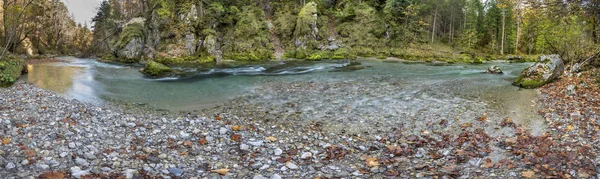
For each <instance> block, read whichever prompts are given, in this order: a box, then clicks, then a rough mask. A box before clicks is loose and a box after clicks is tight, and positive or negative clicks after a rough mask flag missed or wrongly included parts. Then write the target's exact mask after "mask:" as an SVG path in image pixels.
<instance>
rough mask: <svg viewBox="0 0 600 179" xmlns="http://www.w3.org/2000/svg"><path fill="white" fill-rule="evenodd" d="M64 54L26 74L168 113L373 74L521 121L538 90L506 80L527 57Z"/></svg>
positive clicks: (76, 94)
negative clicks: (168, 58) (161, 73)
mask: <svg viewBox="0 0 600 179" xmlns="http://www.w3.org/2000/svg"><path fill="white" fill-rule="evenodd" d="M62 59H63V60H66V61H67V63H49V64H35V65H29V66H28V70H29V74H28V75H27V76H26V77H25V78H26V79H27V80H28V81H30V82H33V83H35V84H37V85H38V86H40V87H42V88H46V89H49V90H52V91H55V92H57V93H60V94H63V95H65V96H66V97H70V98H75V99H79V100H82V101H86V102H91V103H95V104H99V105H101V104H102V103H103V101H105V100H110V99H117V100H121V101H126V102H131V103H142V104H147V105H150V106H152V107H155V108H160V109H166V110H172V111H186V110H197V109H203V108H209V107H212V106H215V105H218V104H221V103H223V102H225V101H228V100H230V99H232V98H234V97H236V96H240V95H243V94H247V93H252V92H254V90H255V89H256V88H257V87H259V86H260V85H263V84H269V83H273V82H275V83H278V82H282V83H287V82H351V83H362V82H365V81H368V82H369V84H370V85H377V80H381V81H382V82H387V81H390V80H393V81H394V83H399V84H400V86H401V87H398V88H397V89H390V90H398V91H397V93H398V94H402V93H411V92H417V91H419V92H425V93H423V94H424V95H431V96H433V98H435V96H436V95H445V96H448V95H450V96H454V97H453V98H457V99H458V98H460V99H469V100H475V101H479V102H484V103H485V105H486V106H488V107H489V108H494V109H498V111H500V112H502V113H503V114H505V115H507V116H512V117H513V118H516V119H519V118H521V119H523V120H525V119H527V120H526V121H525V123H527V121H529V120H528V119H531V118H535V117H534V115H535V110H533V108H531V109H532V110H528V111H523V109H525V108H526V107H530V106H531V105H533V102H532V101H533V100H535V96H536V93H537V92H536V91H535V90H522V89H519V88H516V87H514V86H511V85H510V83H511V80H513V79H514V78H515V77H516V76H517V74H518V73H519V72H520V71H521V70H522V69H524V68H525V67H526V66H527V65H529V64H525V63H522V64H509V63H492V64H485V65H467V64H453V65H433V64H405V63H390V62H383V61H362V64H363V65H365V66H367V68H365V69H364V70H359V71H353V72H331V71H332V70H334V69H336V68H339V67H342V66H345V65H347V64H348V63H347V62H345V61H329V62H327V61H325V62H271V63H263V64H229V65H224V66H221V67H206V68H193V69H192V68H186V69H178V70H181V71H184V72H185V73H183V75H181V76H174V77H167V78H161V79H150V78H146V77H144V76H143V75H142V74H141V73H140V72H139V68H140V67H135V66H127V65H115V64H107V63H101V62H97V61H94V60H90V59H79V58H72V57H64V58H62ZM490 65H497V66H500V67H501V68H502V69H503V70H504V72H505V74H504V75H490V74H483V73H482V72H485V70H486V69H487V67H488V66H490ZM415 84H423V85H415ZM365 93H369V92H368V91H365ZM366 96H368V95H366ZM445 98H447V97H445ZM447 99H450V98H447ZM314 100H319V99H318V98H316V99H314ZM390 100H393V99H386V98H381V99H375V100H371V101H375V102H377V101H382V102H381V103H382V104H380V105H386V103H385V102H386V101H390ZM440 100H444V99H440ZM340 102H343V101H340ZM417 102H418V101H415V103H417ZM444 102H449V101H440V103H441V104H443V103H444ZM276 103H279V101H274V104H276ZM403 103H409V104H403V105H402V106H405V107H407V108H410V106H411V105H410V103H411V101H410V100H408V102H403ZM390 104H394V103H390ZM369 105H377V104H369ZM388 107H389V106H388Z"/></svg>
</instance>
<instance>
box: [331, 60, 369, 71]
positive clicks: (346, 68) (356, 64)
mask: <svg viewBox="0 0 600 179" xmlns="http://www.w3.org/2000/svg"><path fill="white" fill-rule="evenodd" d="M365 68H366V67H365V66H364V65H362V64H361V63H360V62H350V64H348V65H346V66H343V67H340V68H337V69H334V70H331V72H351V71H356V70H362V69H365Z"/></svg>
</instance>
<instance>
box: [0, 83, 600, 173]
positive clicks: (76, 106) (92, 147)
mask: <svg viewBox="0 0 600 179" xmlns="http://www.w3.org/2000/svg"><path fill="white" fill-rule="evenodd" d="M288 85H292V86H294V85H295V86H297V87H298V90H300V91H306V90H317V89H319V88H324V87H325V85H327V84H310V85H312V86H311V88H307V87H306V86H305V85H309V84H288ZM342 85H343V84H342ZM313 87H314V88H313ZM345 87H347V86H345ZM275 91H276V90H275ZM300 94H304V92H301V93H300ZM248 99H251V98H243V97H242V98H239V100H240V101H244V100H248ZM235 103H236V101H235V100H234V101H232V102H231V103H228V104H229V105H227V104H226V105H224V106H222V107H218V108H214V109H211V110H204V111H202V112H198V113H188V114H186V113H168V112H161V111H148V112H146V111H144V110H123V109H119V108H110V107H109V108H101V107H96V106H93V105H90V104H85V103H81V102H78V101H76V100H71V99H65V98H63V97H61V96H59V95H56V94H54V93H52V92H49V91H47V90H44V89H40V88H38V87H36V86H34V85H32V84H29V83H26V82H23V81H19V82H17V83H16V84H15V85H13V86H12V87H10V88H6V89H0V123H2V125H0V131H1V132H0V139H1V140H2V143H0V176H2V177H4V178H26V177H38V176H41V177H44V176H49V175H50V174H56V175H58V176H61V175H62V176H64V177H65V178H81V177H85V176H91V177H104V178H116V177H118V176H124V177H126V178H139V177H141V178H151V176H152V177H158V178H257V179H259V178H273V179H276V178H317V177H319V178H433V177H439V178H458V177H460V178H487V177H493V178H523V177H534V178H537V177H540V176H546V175H538V174H539V173H540V172H539V169H538V168H537V166H536V165H534V164H536V163H539V161H536V160H533V161H529V160H528V158H529V155H530V154H531V155H533V154H534V153H535V152H539V151H536V150H535V149H536V148H535V146H536V145H542V144H543V143H544V140H543V139H544V137H543V136H542V137H539V136H532V135H530V134H529V133H528V132H527V131H525V130H524V129H523V128H522V127H520V125H518V124H515V123H514V122H512V120H510V119H505V120H500V121H498V120H488V119H487V116H486V115H485V114H473V115H476V116H478V117H474V118H473V119H445V118H433V119H428V120H429V121H427V122H426V123H423V124H419V125H414V126H410V125H406V126H403V125H398V126H387V125H388V124H386V123H383V124H382V125H383V126H385V127H383V128H377V130H372V131H370V132H369V133H368V134H361V133H356V132H346V131H344V130H335V128H331V127H330V126H329V125H328V124H327V123H323V122H320V121H318V120H315V121H304V122H298V121H294V120H293V119H294V115H293V114H294V113H293V112H291V113H283V112H281V111H279V112H278V111H277V110H275V111H274V113H271V114H265V111H269V110H248V109H251V107H252V106H249V105H251V104H247V105H248V106H243V103H242V104H240V105H234V104H235ZM280 105H293V104H280ZM283 115H285V116H283ZM269 116H270V117H269ZM267 117H268V118H271V120H269V119H267ZM284 117H285V118H284ZM281 118H284V119H287V120H273V119H281ZM352 121H353V120H350V121H345V122H344V121H340V122H342V123H352ZM333 122H334V123H335V121H333ZM346 125H348V124H346ZM366 127H370V126H368V125H367V126H366ZM386 128H387V130H386ZM490 130H492V131H499V132H490ZM450 131H451V132H450ZM492 133H494V134H492ZM545 139H547V137H546V138H545ZM526 142H530V143H531V145H529V144H527V145H526ZM534 144H535V145H534ZM562 147H563V148H564V146H562ZM576 147H577V146H573V149H579V148H576ZM548 148H550V149H553V150H554V149H555V148H554V147H553V146H549V147H548ZM564 150H566V149H564ZM571 151H576V150H571ZM592 151H593V152H594V153H595V151H598V150H597V149H596V148H595V147H594V148H593V150H592ZM553 152H555V151H549V152H547V153H548V155H550V154H554V153H553ZM563 152H567V154H571V153H569V151H563ZM572 155H573V157H575V158H577V157H578V156H581V157H587V156H588V155H587V154H580V153H572ZM532 157H536V156H535V155H533V156H532ZM559 158H560V157H559ZM563 159H564V158H563ZM549 160H550V159H548V160H546V161H548V162H550V161H549ZM567 162H568V161H567ZM549 164H551V167H556V169H555V170H554V171H555V172H556V175H555V176H564V173H569V172H570V170H565V169H562V168H561V167H564V166H567V164H566V163H556V162H554V163H549ZM539 166H540V167H541V166H542V165H541V164H539ZM544 166H545V165H544ZM569 166H571V167H570V168H575V169H582V170H583V171H582V172H579V171H577V170H575V171H577V172H575V173H574V175H573V174H571V176H575V177H582V176H586V175H587V176H592V175H595V171H593V172H592V171H589V169H590V168H589V166H588V165H569ZM567 169H569V168H567ZM563 171H564V173H563ZM50 172H55V173H50ZM532 173H533V174H532ZM530 174H531V176H530ZM559 174H561V175H559ZM583 174H586V175H583Z"/></svg>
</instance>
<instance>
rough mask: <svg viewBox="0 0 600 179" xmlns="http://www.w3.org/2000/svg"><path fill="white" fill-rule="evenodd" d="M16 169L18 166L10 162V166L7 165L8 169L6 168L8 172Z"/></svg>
mask: <svg viewBox="0 0 600 179" xmlns="http://www.w3.org/2000/svg"><path fill="white" fill-rule="evenodd" d="M15 167H16V166H15V164H14V163H12V162H9V163H8V164H6V167H5V168H6V169H8V170H10V169H13V168H15Z"/></svg>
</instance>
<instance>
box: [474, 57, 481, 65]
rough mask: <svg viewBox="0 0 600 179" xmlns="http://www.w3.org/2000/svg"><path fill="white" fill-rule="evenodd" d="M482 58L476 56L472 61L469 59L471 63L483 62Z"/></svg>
mask: <svg viewBox="0 0 600 179" xmlns="http://www.w3.org/2000/svg"><path fill="white" fill-rule="evenodd" d="M483 60H484V59H483V58H481V57H477V58H474V59H473V61H471V63H472V64H483Z"/></svg>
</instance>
